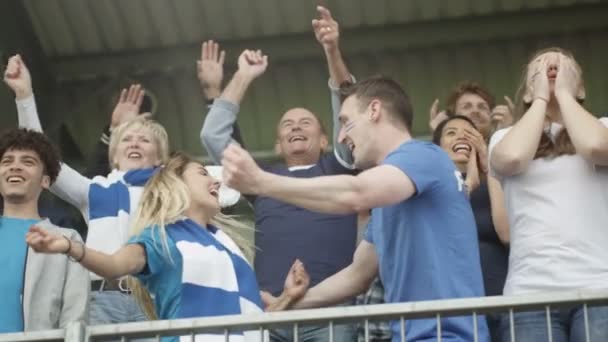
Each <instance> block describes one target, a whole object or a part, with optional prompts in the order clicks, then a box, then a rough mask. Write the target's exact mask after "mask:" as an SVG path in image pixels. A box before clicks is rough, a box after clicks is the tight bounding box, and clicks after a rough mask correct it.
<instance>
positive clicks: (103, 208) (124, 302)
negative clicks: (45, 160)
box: [4, 55, 169, 324]
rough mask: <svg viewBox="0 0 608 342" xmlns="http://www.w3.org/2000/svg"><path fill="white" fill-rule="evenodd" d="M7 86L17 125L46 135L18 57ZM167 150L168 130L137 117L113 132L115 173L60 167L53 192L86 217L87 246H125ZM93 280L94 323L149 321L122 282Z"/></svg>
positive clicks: (107, 249) (13, 61) (10, 68)
mask: <svg viewBox="0 0 608 342" xmlns="http://www.w3.org/2000/svg"><path fill="white" fill-rule="evenodd" d="M4 81H5V83H6V84H7V85H8V86H9V87H10V88H11V89H13V91H14V92H15V97H16V103H17V113H18V116H19V126H20V127H25V128H28V129H31V130H35V131H38V132H42V126H41V124H40V120H39V117H38V112H37V109H36V101H35V99H34V94H33V91H32V81H31V76H30V73H29V71H28V69H27V66H26V65H25V63H24V62H23V60H22V59H21V57H20V56H19V55H16V56H13V57H11V58H10V60H9V62H8V65H7V68H6V71H5V73H4ZM138 94H139V95H138ZM141 95H142V93H141V92H140V91H139V89H138V88H135V89H133V88H132V89H130V91H129V98H131V99H132V100H133V101H137V100H136V98H137V97H138V96H141ZM168 151H169V142H168V137H167V132H166V131H165V129H164V128H163V127H162V126H161V125H160V124H158V123H156V122H154V121H151V120H145V119H144V118H142V117H138V118H135V119H133V120H129V121H126V122H124V123H122V124H120V125H118V126H117V127H116V128H115V129H114V130H113V132H112V136H111V139H110V146H109V155H108V158H109V161H110V164H111V166H112V168H113V170H112V171H111V172H110V173H109V174H108V175H107V176H106V177H102V176H97V177H94V178H92V179H90V178H87V177H84V176H83V175H81V174H80V173H78V172H77V171H76V170H74V169H72V168H71V167H70V166H68V165H67V164H62V165H61V171H60V173H59V176H58V177H57V181H56V182H55V183H54V184H53V186H52V187H51V189H50V190H51V192H53V193H54V194H55V195H57V196H59V197H60V198H61V199H63V200H64V201H66V202H68V203H70V204H71V205H73V206H75V207H76V208H78V209H79V210H80V212H81V213H82V216H83V218H84V219H85V221H86V223H87V225H88V234H87V238H86V243H87V246H89V247H92V248H95V249H97V250H100V251H103V252H105V253H108V254H111V253H114V252H116V251H117V250H118V249H119V248H121V247H122V246H123V245H124V244H125V243H126V242H127V239H128V237H129V223H130V222H131V213H132V212H133V211H134V210H135V208H136V207H137V205H138V203H139V198H140V196H141V193H142V191H143V185H144V184H145V183H146V181H147V180H148V179H149V178H150V177H151V176H152V174H153V173H154V168H155V167H157V166H159V165H160V164H161V163H163V162H165V161H166V160H167V158H168V153H169V152H168ZM91 279H92V282H91V290H92V293H91V305H90V313H89V321H90V323H91V324H110V323H119V322H133V321H141V320H145V315H144V314H143V312H141V310H140V309H139V307H138V305H137V303H136V302H135V301H134V300H133V298H132V296H131V295H130V291H129V289H128V287H127V286H126V283H125V282H124V281H120V280H109V279H103V278H102V277H100V276H99V275H97V274H91Z"/></svg>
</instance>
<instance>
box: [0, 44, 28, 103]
mask: <svg viewBox="0 0 608 342" xmlns="http://www.w3.org/2000/svg"><path fill="white" fill-rule="evenodd" d="M4 83H6V85H8V86H9V87H10V88H11V89H12V90H13V91H14V92H15V97H16V98H17V99H18V100H21V99H25V98H28V97H30V96H32V94H33V90H32V77H31V76H30V72H29V70H28V69H27V66H26V65H25V63H24V62H23V60H22V59H21V56H20V55H15V56H13V57H11V58H9V60H8V64H7V65H6V70H5V71H4Z"/></svg>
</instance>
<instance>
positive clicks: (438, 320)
mask: <svg viewBox="0 0 608 342" xmlns="http://www.w3.org/2000/svg"><path fill="white" fill-rule="evenodd" d="M437 342H441V314H439V313H438V314H437Z"/></svg>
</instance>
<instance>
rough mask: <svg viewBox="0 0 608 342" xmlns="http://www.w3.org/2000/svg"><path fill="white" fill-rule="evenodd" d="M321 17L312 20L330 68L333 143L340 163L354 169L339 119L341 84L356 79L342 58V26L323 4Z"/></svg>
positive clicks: (352, 81)
mask: <svg viewBox="0 0 608 342" xmlns="http://www.w3.org/2000/svg"><path fill="white" fill-rule="evenodd" d="M317 12H318V13H319V19H314V20H313V21H312V28H313V30H314V33H315V38H316V39H317V41H318V42H319V44H320V45H321V46H322V47H323V51H324V52H325V58H326V59H327V67H328V69H329V77H330V78H329V90H330V95H331V107H332V114H333V115H332V117H333V118H332V122H333V130H332V144H333V146H334V154H335V155H336V159H337V160H338V162H340V164H341V165H342V166H344V167H346V168H348V169H353V168H354V166H353V156H352V153H351V152H350V150H349V149H348V146H346V145H344V144H340V143H339V141H338V135H339V133H340V126H341V123H340V121H339V120H338V115H340V109H341V107H342V98H341V96H340V86H341V85H342V84H344V83H346V82H350V83H354V82H355V79H354V77H353V76H352V75H351V74H350V71H349V70H348V68H347V67H346V63H345V62H344V59H343V58H342V53H341V51H340V47H339V41H340V26H339V24H338V22H337V21H336V20H334V18H333V17H332V16H331V13H330V12H329V10H328V9H327V8H325V7H322V6H317Z"/></svg>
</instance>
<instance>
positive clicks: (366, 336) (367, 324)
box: [364, 318, 369, 342]
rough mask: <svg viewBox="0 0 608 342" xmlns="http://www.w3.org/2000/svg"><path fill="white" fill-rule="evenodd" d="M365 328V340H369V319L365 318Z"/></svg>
mask: <svg viewBox="0 0 608 342" xmlns="http://www.w3.org/2000/svg"><path fill="white" fill-rule="evenodd" d="M364 328H365V342H369V319H367V318H366V319H365V323H364Z"/></svg>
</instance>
